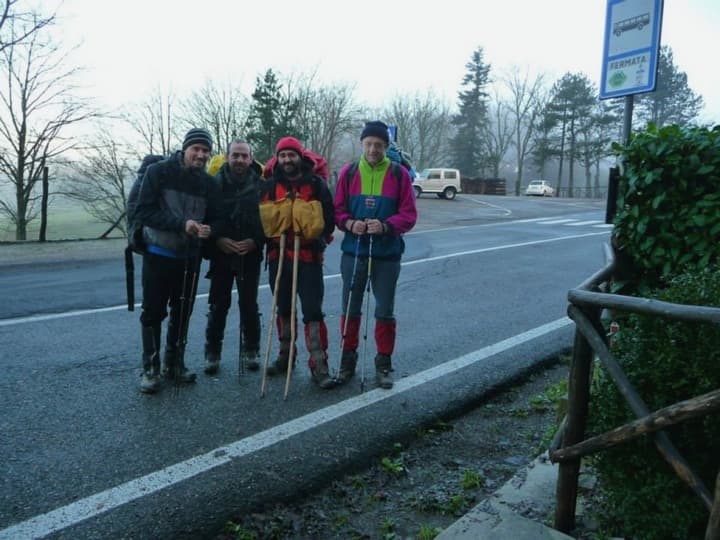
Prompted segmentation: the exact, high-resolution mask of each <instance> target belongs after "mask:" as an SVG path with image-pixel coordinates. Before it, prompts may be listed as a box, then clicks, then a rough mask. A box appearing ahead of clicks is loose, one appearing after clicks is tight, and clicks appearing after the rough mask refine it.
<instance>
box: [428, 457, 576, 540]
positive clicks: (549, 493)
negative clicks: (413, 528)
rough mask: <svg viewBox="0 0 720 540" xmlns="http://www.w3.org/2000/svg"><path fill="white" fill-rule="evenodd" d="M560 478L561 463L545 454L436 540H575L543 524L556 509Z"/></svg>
mask: <svg viewBox="0 0 720 540" xmlns="http://www.w3.org/2000/svg"><path fill="white" fill-rule="evenodd" d="M557 475H558V466H557V464H552V463H550V460H549V458H548V454H547V452H545V453H543V454H541V455H540V456H538V457H537V458H535V460H534V461H532V462H531V463H530V464H528V465H527V466H526V467H524V468H522V469H520V470H519V471H518V472H517V473H515V475H514V476H513V477H512V478H511V479H510V480H508V481H507V482H506V483H505V484H504V485H503V486H502V487H501V488H500V489H498V490H497V491H496V492H495V493H493V494H492V495H491V496H490V497H488V498H487V499H485V500H483V501H482V502H480V503H479V504H478V505H476V506H475V508H473V509H472V510H470V511H469V512H468V513H467V514H465V515H464V516H463V517H462V518H460V519H459V520H458V521H456V522H455V523H453V524H452V525H450V527H448V528H447V529H445V530H444V531H443V532H441V533H440V534H439V535H438V536H436V537H435V539H436V540H507V539H508V538H512V539H513V540H572V537H571V536H568V535H566V534H564V533H561V532H560V531H557V530H555V529H553V528H551V527H548V526H546V525H543V523H542V522H543V521H546V520H547V519H548V518H549V516H551V513H552V511H553V509H554V506H555V497H554V493H555V484H556V481H557Z"/></svg>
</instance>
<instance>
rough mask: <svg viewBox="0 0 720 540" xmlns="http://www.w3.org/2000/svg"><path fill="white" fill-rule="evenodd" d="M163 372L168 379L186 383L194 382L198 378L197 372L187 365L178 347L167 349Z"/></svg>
mask: <svg viewBox="0 0 720 540" xmlns="http://www.w3.org/2000/svg"><path fill="white" fill-rule="evenodd" d="M162 374H163V377H165V379H166V380H169V381H175V382H178V383H184V384H191V383H194V382H195V379H196V378H197V375H196V374H195V373H193V372H192V371H190V370H188V369H187V368H186V367H185V361H184V360H183V358H182V355H180V354H178V351H177V349H167V348H166V349H165V357H164V358H163V368H162Z"/></svg>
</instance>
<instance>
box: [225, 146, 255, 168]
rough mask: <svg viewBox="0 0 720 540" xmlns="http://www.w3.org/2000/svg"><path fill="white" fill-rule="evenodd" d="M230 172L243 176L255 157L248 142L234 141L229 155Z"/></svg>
mask: <svg viewBox="0 0 720 540" xmlns="http://www.w3.org/2000/svg"><path fill="white" fill-rule="evenodd" d="M227 160H228V164H229V165H230V172H231V173H232V174H234V175H236V176H242V175H243V174H245V172H246V171H247V170H248V168H249V167H250V164H251V163H252V160H253V157H252V152H251V151H250V146H249V145H248V144H247V143H232V144H231V145H230V149H229V151H228V156H227Z"/></svg>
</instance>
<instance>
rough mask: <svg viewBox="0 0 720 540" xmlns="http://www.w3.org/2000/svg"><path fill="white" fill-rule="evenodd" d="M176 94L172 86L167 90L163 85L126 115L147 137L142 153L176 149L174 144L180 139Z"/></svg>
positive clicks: (164, 152) (137, 131)
mask: <svg viewBox="0 0 720 540" xmlns="http://www.w3.org/2000/svg"><path fill="white" fill-rule="evenodd" d="M175 102H176V98H175V94H174V93H173V91H172V90H163V89H161V88H160V87H159V86H158V87H156V88H155V90H154V91H153V93H152V95H150V96H149V97H148V98H147V99H146V100H145V101H143V102H141V103H140V104H138V105H137V106H135V107H132V108H131V109H130V110H128V111H126V112H125V113H124V115H123V117H124V118H125V120H126V121H127V123H128V124H129V125H130V127H131V128H132V129H133V130H134V131H135V133H137V134H138V135H139V136H140V138H141V140H142V141H143V147H142V148H139V149H138V150H139V153H140V154H143V155H144V154H162V155H164V156H168V155H170V154H171V153H172V151H173V149H174V147H173V145H174V144H177V143H178V141H180V140H181V139H180V138H181V137H182V134H179V133H178V126H177V124H178V123H179V121H178V119H177V115H176V112H175Z"/></svg>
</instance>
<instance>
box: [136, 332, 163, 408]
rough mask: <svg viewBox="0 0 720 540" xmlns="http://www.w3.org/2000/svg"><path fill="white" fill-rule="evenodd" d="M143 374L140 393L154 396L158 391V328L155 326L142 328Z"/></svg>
mask: <svg viewBox="0 0 720 540" xmlns="http://www.w3.org/2000/svg"><path fill="white" fill-rule="evenodd" d="M142 344H143V358H142V365H143V372H142V378H141V380H140V391H141V392H142V393H143V394H154V393H155V392H157V391H158V390H159V389H160V354H159V352H158V351H159V349H160V328H159V327H157V326H154V327H152V326H143V327H142Z"/></svg>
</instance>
